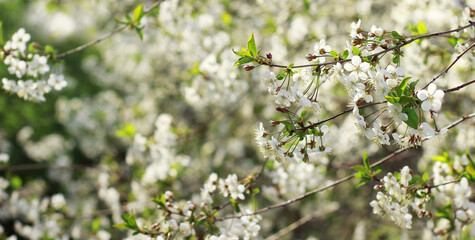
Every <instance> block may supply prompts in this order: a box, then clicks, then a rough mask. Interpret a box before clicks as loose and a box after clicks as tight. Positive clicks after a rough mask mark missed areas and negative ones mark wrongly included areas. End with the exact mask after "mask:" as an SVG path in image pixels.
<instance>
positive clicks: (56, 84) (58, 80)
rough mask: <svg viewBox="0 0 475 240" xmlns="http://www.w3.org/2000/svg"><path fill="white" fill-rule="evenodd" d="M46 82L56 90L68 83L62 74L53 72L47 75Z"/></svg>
mask: <svg viewBox="0 0 475 240" xmlns="http://www.w3.org/2000/svg"><path fill="white" fill-rule="evenodd" d="M48 84H49V85H50V86H51V87H52V88H54V89H55V90H57V91H59V90H61V89H63V88H64V87H66V85H68V83H67V82H66V81H65V80H64V76H63V75H56V74H54V73H52V74H51V75H50V76H49V78H48Z"/></svg>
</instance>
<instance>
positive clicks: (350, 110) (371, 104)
mask: <svg viewBox="0 0 475 240" xmlns="http://www.w3.org/2000/svg"><path fill="white" fill-rule="evenodd" d="M382 103H387V101H383V102H373V103H368V104H365V105H361V106H358V108H359V109H362V108H366V107H370V106H374V105H378V104H382ZM349 112H353V108H348V109H345V110H343V111H342V112H340V113H338V114H336V115H334V116H332V117H329V118H327V119H324V120H322V121H319V122H316V123H312V124H310V125H308V126H306V127H303V128H299V129H297V130H306V129H312V128H314V127H316V126H318V125H320V124H322V123H325V122H328V121H330V120H333V119H335V118H337V117H339V116H341V115H344V114H346V113H349Z"/></svg>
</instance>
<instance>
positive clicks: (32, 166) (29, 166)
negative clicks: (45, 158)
mask: <svg viewBox="0 0 475 240" xmlns="http://www.w3.org/2000/svg"><path fill="white" fill-rule="evenodd" d="M95 167H96V166H87V165H53V164H47V163H39V164H24V165H16V166H4V167H0V172H1V171H12V172H15V171H28V170H38V169H45V168H48V169H51V168H54V169H61V168H62V169H67V170H87V169H91V168H95Z"/></svg>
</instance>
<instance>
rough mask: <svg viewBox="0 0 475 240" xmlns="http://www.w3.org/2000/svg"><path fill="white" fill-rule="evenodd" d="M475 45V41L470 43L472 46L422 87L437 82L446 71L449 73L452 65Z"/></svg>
mask: <svg viewBox="0 0 475 240" xmlns="http://www.w3.org/2000/svg"><path fill="white" fill-rule="evenodd" d="M474 46H475V43H472V45H470V47H468V48H467V49H466V50H465V51H463V52H462V53H461V54H459V55H458V56H457V57H456V58H455V60H454V61H453V62H452V63H451V64H450V65H449V66H447V67H446V68H445V69H444V71H442V72H440V73H439V75H437V76H435V77H434V78H433V79H432V80H431V81H430V82H429V83H427V84H426V85H425V86H424V87H423V88H422V89H426V88H427V87H428V86H429V85H430V84H431V83H433V82H435V80H437V79H438V78H440V76H442V75H443V74H444V73H447V72H448V71H449V69H450V68H452V66H454V65H455V63H456V62H457V61H458V60H460V58H461V57H462V56H463V55H464V54H465V53H467V52H468V51H469V50H470V49H472V48H473V47H474Z"/></svg>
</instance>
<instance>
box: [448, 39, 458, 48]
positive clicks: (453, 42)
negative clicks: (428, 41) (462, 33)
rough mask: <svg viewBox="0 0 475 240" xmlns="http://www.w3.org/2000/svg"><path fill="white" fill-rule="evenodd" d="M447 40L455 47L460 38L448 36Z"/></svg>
mask: <svg viewBox="0 0 475 240" xmlns="http://www.w3.org/2000/svg"><path fill="white" fill-rule="evenodd" d="M447 41H448V42H449V43H450V45H452V47H455V45H457V43H458V39H457V38H453V37H449V38H447Z"/></svg>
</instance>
